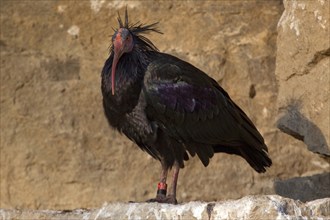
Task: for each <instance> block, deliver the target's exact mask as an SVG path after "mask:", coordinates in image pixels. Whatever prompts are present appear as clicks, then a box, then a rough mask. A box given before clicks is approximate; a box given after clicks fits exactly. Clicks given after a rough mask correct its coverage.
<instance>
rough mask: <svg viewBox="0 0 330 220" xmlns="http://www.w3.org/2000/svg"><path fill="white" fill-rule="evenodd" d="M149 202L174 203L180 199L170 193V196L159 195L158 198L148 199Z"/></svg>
mask: <svg viewBox="0 0 330 220" xmlns="http://www.w3.org/2000/svg"><path fill="white" fill-rule="evenodd" d="M147 202H158V203H169V204H174V205H176V204H178V201H177V200H176V198H175V196H173V195H168V196H163V195H157V196H156V198H154V199H149V200H147Z"/></svg>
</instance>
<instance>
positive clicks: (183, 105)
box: [157, 82, 216, 112]
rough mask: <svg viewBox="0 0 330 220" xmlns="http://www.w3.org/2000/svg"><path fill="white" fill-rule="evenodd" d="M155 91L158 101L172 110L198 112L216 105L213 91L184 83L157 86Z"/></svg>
mask: <svg viewBox="0 0 330 220" xmlns="http://www.w3.org/2000/svg"><path fill="white" fill-rule="evenodd" d="M157 91H158V94H157V95H158V96H159V101H160V102H162V104H164V105H165V106H167V107H168V108H170V109H172V110H180V109H182V110H184V111H185V112H198V111H201V110H207V109H208V108H211V107H213V106H214V105H216V96H215V93H214V91H212V90H211V91H210V90H209V89H208V88H202V87H198V86H193V85H191V84H187V83H185V82H182V83H176V84H173V83H162V84H158V85H157Z"/></svg>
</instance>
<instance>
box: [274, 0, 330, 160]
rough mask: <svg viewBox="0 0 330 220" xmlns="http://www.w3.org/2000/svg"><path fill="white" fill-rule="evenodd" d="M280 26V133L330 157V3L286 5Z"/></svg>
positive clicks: (278, 56) (278, 40) (292, 2)
mask: <svg viewBox="0 0 330 220" xmlns="http://www.w3.org/2000/svg"><path fill="white" fill-rule="evenodd" d="M284 7H285V10H284V13H283V15H282V17H281V19H280V21H279V23H278V25H279V28H278V39H277V57H276V59H277V62H276V77H277V80H278V86H279V90H278V108H279V114H280V115H279V120H278V128H280V129H281V130H282V131H283V132H285V133H287V134H289V135H292V136H293V137H295V138H297V139H299V140H301V141H303V142H304V144H305V145H306V146H307V148H308V149H309V150H311V151H313V152H315V153H319V154H322V155H326V156H329V157H330V148H329V143H330V135H329V131H330V117H329V115H330V108H329V106H330V98H329V97H330V96H329V94H330V86H329V85H330V41H329V36H330V32H329V18H330V12H329V10H330V9H329V8H330V3H329V1H305V0H297V1H284Z"/></svg>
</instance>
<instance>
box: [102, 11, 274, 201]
mask: <svg viewBox="0 0 330 220" xmlns="http://www.w3.org/2000/svg"><path fill="white" fill-rule="evenodd" d="M124 19H125V20H124V21H123V20H122V19H121V16H120V14H119V13H118V17H117V20H118V25H119V27H118V28H113V31H114V34H113V35H112V38H111V45H110V49H109V51H110V52H109V54H110V55H109V57H108V58H107V59H106V61H105V63H104V66H103V69H102V72H101V91H102V96H103V101H102V103H103V109H104V114H105V117H106V118H107V121H108V123H109V125H110V127H112V128H114V129H115V130H118V131H119V132H120V133H122V134H124V135H126V136H127V137H128V138H129V139H130V140H131V141H133V142H134V143H135V144H136V145H137V146H138V147H139V148H141V149H142V150H143V151H145V152H146V153H148V154H149V155H150V156H151V157H153V158H154V159H156V160H158V161H159V162H160V164H161V168H162V169H161V170H162V171H161V174H160V180H159V182H158V184H157V192H156V197H155V198H152V199H149V200H147V201H148V202H158V203H170V204H177V203H178V202H177V198H176V194H177V193H176V192H177V181H178V176H179V171H180V169H182V168H184V162H185V161H187V160H188V159H189V156H190V157H194V156H196V155H197V156H198V158H199V159H200V161H201V162H202V164H203V165H204V166H205V167H206V166H208V164H209V162H210V159H211V158H212V157H213V155H214V154H215V153H227V154H233V155H238V156H240V157H242V158H244V159H245V160H246V161H247V163H248V164H249V165H250V166H251V167H252V168H253V169H254V170H255V171H257V172H258V173H263V172H265V171H266V168H267V167H270V166H271V164H272V160H271V159H270V157H269V155H268V148H267V146H266V144H265V141H264V138H263V137H262V135H261V134H260V132H259V131H258V130H257V128H256V126H255V125H254V124H253V122H252V121H251V120H250V119H249V117H248V116H247V115H246V114H245V113H244V112H243V110H242V109H241V108H240V107H239V106H238V105H237V104H235V103H234V101H233V100H232V99H231V98H230V96H229V95H228V93H227V92H226V91H225V90H224V89H223V88H222V87H221V86H220V85H219V84H218V83H217V81H216V80H214V79H213V78H211V77H210V76H208V75H207V74H206V73H204V72H203V71H202V70H200V69H198V68H197V67H195V66H193V65H192V64H190V63H188V62H186V61H184V60H182V59H180V58H177V57H175V56H172V55H170V54H167V53H162V52H160V51H159V50H158V49H157V47H156V46H155V45H154V44H153V43H152V42H151V41H150V40H149V39H148V38H147V37H146V36H145V35H146V34H149V33H158V34H163V33H162V32H161V31H160V30H159V29H158V22H155V23H151V24H144V23H141V22H136V23H131V22H129V20H128V13H127V8H126V10H125V18H124ZM170 171H172V172H173V177H172V180H171V184H170V187H169V190H167V177H168V173H169V172H170Z"/></svg>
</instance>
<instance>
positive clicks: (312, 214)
mask: <svg viewBox="0 0 330 220" xmlns="http://www.w3.org/2000/svg"><path fill="white" fill-rule="evenodd" d="M0 217H2V219H3V220H12V219H22V220H23V219H35V220H38V219H49V220H55V219H84V220H89V219H93V220H101V219H104V220H106V219H107V220H110V219H113V220H118V219H132V220H135V219H157V220H159V219H162V220H165V219H171V220H172V219H198V220H201V219H207V220H213V219H214V220H215V219H227V220H230V219H235V220H236V219H319V220H322V219H324V220H325V219H329V218H330V198H328V199H320V200H315V201H311V202H308V203H302V202H299V201H295V200H292V199H286V198H283V197H280V196H248V197H244V198H242V199H239V200H228V201H222V202H213V203H206V202H189V203H183V204H179V205H169V204H158V203H111V204H104V205H103V207H102V208H100V209H92V210H84V209H77V210H73V211H69V210H67V211H50V210H40V211H39V210H37V211H33V210H25V211H22V210H0Z"/></svg>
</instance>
